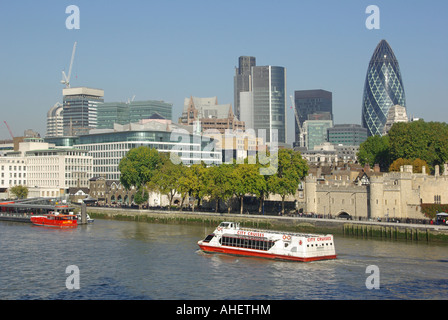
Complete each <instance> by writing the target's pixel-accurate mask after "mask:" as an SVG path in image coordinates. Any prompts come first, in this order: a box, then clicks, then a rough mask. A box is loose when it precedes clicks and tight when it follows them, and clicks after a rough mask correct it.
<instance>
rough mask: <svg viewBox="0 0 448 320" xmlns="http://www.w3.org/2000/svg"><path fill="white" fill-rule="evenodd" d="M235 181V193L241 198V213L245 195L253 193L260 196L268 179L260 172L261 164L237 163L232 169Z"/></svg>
mask: <svg viewBox="0 0 448 320" xmlns="http://www.w3.org/2000/svg"><path fill="white" fill-rule="evenodd" d="M232 175H233V181H234V193H235V195H236V196H237V197H238V199H239V200H240V213H241V214H242V213H243V200H244V196H245V195H248V194H253V195H255V196H256V197H257V198H259V197H260V190H263V189H265V188H266V180H265V178H264V176H263V175H261V174H260V171H259V166H257V165H255V164H247V163H242V164H236V165H235V169H234V170H233V171H232Z"/></svg>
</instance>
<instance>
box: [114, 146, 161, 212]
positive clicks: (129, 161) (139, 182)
mask: <svg viewBox="0 0 448 320" xmlns="http://www.w3.org/2000/svg"><path fill="white" fill-rule="evenodd" d="M162 164H163V160H162V158H161V156H160V154H159V152H158V151H157V150H156V149H154V148H148V147H138V148H135V149H131V150H129V152H128V153H127V154H126V155H125V156H124V157H123V158H122V159H121V161H120V164H119V165H118V168H119V170H120V182H121V183H122V184H123V186H124V187H125V188H126V189H130V188H131V187H132V186H134V187H135V188H136V189H137V190H138V192H140V194H141V198H144V193H145V190H146V186H147V184H148V183H149V182H150V181H151V179H152V178H153V177H154V175H155V174H156V172H157V170H158V169H160V166H161V165H162ZM134 199H135V198H134ZM139 206H140V207H141V204H140V205H139Z"/></svg>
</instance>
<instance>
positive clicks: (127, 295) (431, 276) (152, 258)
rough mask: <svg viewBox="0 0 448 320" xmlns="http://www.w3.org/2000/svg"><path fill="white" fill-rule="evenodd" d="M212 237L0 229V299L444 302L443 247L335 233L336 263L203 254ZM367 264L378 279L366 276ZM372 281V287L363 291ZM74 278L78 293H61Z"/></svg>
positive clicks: (447, 264) (194, 231) (173, 229)
mask: <svg viewBox="0 0 448 320" xmlns="http://www.w3.org/2000/svg"><path fill="white" fill-rule="evenodd" d="M211 231H213V228H209V227H201V226H189V225H164V224H150V223H144V222H143V223H141V222H140V223H139V222H122V221H109V220H98V219H97V220H96V221H95V222H94V223H93V224H91V225H88V226H79V227H78V228H77V229H74V230H59V229H47V228H42V227H36V226H32V225H31V224H26V223H14V222H0V299H1V300H12V299H14V300H30V299H39V300H42V299H43V300H54V299H57V300H87V299H88V300H92V299H93V300H106V299H107V300H128V299H145V300H226V299H227V300H303V299H307V300H309V299H312V300H334V299H338V300H341V299H342V300H352V299H355V300H372V299H375V300H390V299H405V300H409V299H431V300H432V299H444V300H445V299H448V273H447V270H448V246H447V245H441V244H427V243H414V242H395V241H390V240H384V241H380V240H378V241H377V240H371V239H369V240H364V239H356V238H344V237H343V236H339V237H338V236H336V237H335V247H336V253H337V255H338V259H336V260H331V261H316V262H311V263H299V262H283V261H274V260H267V259H258V258H245V257H235V256H227V255H220V254H205V253H202V252H201V251H199V250H198V249H199V248H198V246H197V241H198V240H200V239H202V238H204V236H205V235H206V234H208V233H209V232H211ZM372 265H373V266H376V267H377V269H376V270H377V272H375V273H373V274H372V273H370V272H368V273H367V268H368V267H369V266H372ZM68 266H76V267H77V269H78V270H79V272H78V273H76V272H71V271H70V270H67V267H68ZM373 275H375V279H374V281H373V282H372V281H370V283H371V284H373V283H374V284H375V285H379V288H378V289H375V288H373V289H372V288H371V289H368V288H367V286H366V280H367V279H368V278H369V277H370V278H369V279H370V280H371V279H372V277H373ZM75 276H77V278H76V279H79V282H78V283H79V289H77V288H75V289H73V287H72V288H71V289H69V287H70V284H72V285H73V284H75V283H76V282H75V280H73V281H72V279H73V278H74V277H75ZM69 278H70V282H68V279H69ZM67 282H68V283H69V284H68V285H67Z"/></svg>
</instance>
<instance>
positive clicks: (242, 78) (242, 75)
mask: <svg viewBox="0 0 448 320" xmlns="http://www.w3.org/2000/svg"><path fill="white" fill-rule="evenodd" d="M255 65H256V59H255V57H250V56H241V57H239V59H238V68H235V77H234V107H235V115H236V117H237V118H238V119H240V120H241V113H242V110H241V102H240V100H241V96H240V93H241V92H250V91H252V89H251V87H252V83H251V82H252V81H251V73H252V67H255Z"/></svg>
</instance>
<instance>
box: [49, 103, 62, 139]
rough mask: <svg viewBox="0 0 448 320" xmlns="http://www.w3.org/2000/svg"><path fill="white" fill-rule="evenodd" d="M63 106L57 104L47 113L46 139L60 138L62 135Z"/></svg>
mask: <svg viewBox="0 0 448 320" xmlns="http://www.w3.org/2000/svg"><path fill="white" fill-rule="evenodd" d="M63 109H64V108H63V106H62V104H60V103H59V102H57V103H56V104H55V105H54V106H53V107H51V109H50V110H49V111H48V112H47V133H46V137H60V136H63V135H64V118H63Z"/></svg>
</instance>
